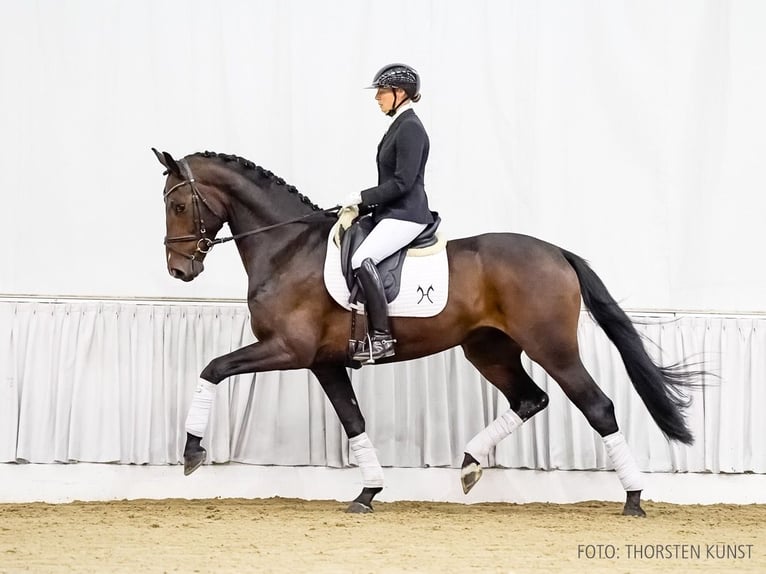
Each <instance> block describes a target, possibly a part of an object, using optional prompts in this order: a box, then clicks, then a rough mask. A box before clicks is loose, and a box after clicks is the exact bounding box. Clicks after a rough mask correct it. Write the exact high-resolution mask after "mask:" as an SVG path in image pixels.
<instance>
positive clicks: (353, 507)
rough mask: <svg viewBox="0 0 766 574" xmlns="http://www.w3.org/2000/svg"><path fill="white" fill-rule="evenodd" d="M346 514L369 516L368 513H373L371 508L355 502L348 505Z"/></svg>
mask: <svg viewBox="0 0 766 574" xmlns="http://www.w3.org/2000/svg"><path fill="white" fill-rule="evenodd" d="M346 512H347V513H349V514H369V513H370V512H374V510H373V509H372V506H367V505H366V504H362V503H361V502H357V501H356V500H355V501H354V502H352V503H350V504H349V505H348V508H346Z"/></svg>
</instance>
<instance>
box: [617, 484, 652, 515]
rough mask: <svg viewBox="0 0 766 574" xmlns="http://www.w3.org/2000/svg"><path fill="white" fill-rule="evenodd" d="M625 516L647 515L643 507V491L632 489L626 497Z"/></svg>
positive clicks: (623, 510)
mask: <svg viewBox="0 0 766 574" xmlns="http://www.w3.org/2000/svg"><path fill="white" fill-rule="evenodd" d="M622 515H623V516H639V517H641V518H645V517H646V512H644V509H643V508H641V491H640V490H631V491H629V492H628V495H627V497H626V499H625V506H624V507H623V509H622Z"/></svg>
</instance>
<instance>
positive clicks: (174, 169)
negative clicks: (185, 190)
mask: <svg viewBox="0 0 766 574" xmlns="http://www.w3.org/2000/svg"><path fill="white" fill-rule="evenodd" d="M152 151H153V152H154V155H156V156H157V159H158V160H159V162H160V163H161V164H162V165H164V166H165V167H166V168H167V170H168V171H169V172H170V173H172V174H173V175H175V176H176V177H182V175H181V168H180V167H178V164H177V163H176V160H174V159H173V156H172V155H170V154H169V153H168V152H166V151H163V152H162V153H160V152H159V151H157V149H155V148H152Z"/></svg>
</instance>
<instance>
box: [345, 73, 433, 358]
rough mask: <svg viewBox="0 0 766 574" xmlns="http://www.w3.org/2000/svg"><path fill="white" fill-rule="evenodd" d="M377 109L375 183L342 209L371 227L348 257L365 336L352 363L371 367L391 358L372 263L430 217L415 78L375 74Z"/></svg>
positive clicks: (385, 316) (417, 79)
mask: <svg viewBox="0 0 766 574" xmlns="http://www.w3.org/2000/svg"><path fill="white" fill-rule="evenodd" d="M369 88H373V89H376V90H377V92H376V94H375V100H376V101H377V102H378V106H380V110H381V111H382V112H383V113H384V114H386V115H387V116H390V117H391V119H392V121H391V126H390V127H389V128H388V131H387V132H386V133H385V135H384V136H383V139H382V140H381V142H380V144H379V145H378V154H377V164H378V185H377V186H375V187H371V188H369V189H365V190H364V191H362V192H361V193H353V194H352V195H351V196H350V197H349V198H348V200H347V201H346V203H345V205H344V207H352V206H355V205H358V206H360V208H361V210H362V211H371V213H372V220H373V222H374V224H375V227H374V228H373V229H372V231H371V232H370V234H369V235H368V236H367V238H366V239H365V240H364V241H363V242H362V244H361V245H360V246H359V248H358V249H357V250H356V252H355V253H354V255H353V258H352V259H351V266H352V267H353V269H354V272H355V273H356V274H357V277H358V279H359V283H360V285H361V288H362V290H363V291H364V296H365V299H366V303H365V312H366V314H367V317H368V323H369V328H368V338H367V341H365V344H364V347H363V348H362V350H360V351H359V352H357V353H356V354H355V355H354V357H353V358H354V360H356V361H360V362H362V363H372V362H375V361H376V360H378V359H382V358H385V357H391V356H393V355H394V339H393V337H392V336H391V328H390V326H389V320H388V307H387V303H386V297H385V293H384V290H383V284H382V282H381V279H380V275H379V274H378V269H377V267H376V265H377V264H378V263H380V262H381V261H382V260H383V259H385V258H386V257H388V256H389V255H391V254H393V253H395V252H396V251H398V250H399V249H401V248H403V247H405V246H407V245H408V244H409V243H410V242H411V241H412V240H413V239H415V238H416V237H417V236H418V235H419V234H420V233H421V232H422V231H423V230H424V229H425V228H426V226H427V225H428V224H430V223H433V221H434V218H433V215H432V213H431V211H430V209H429V208H428V198H427V197H426V192H425V188H424V185H423V177H424V172H425V167H426V161H427V160H428V149H429V141H428V134H426V130H425V128H423V124H422V123H420V119H419V118H418V116H417V115H415V111H414V110H413V109H412V103H413V102H417V101H419V100H420V77H419V76H418V73H417V72H416V71H415V70H414V69H413V68H411V67H410V66H407V65H405V64H389V65H387V66H384V67H383V68H381V69H380V70H378V72H377V73H376V74H375V77H374V78H373V80H372V85H371V86H369Z"/></svg>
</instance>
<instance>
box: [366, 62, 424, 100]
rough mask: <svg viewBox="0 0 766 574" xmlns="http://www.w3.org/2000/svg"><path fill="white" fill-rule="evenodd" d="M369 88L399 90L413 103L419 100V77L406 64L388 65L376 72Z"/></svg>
mask: <svg viewBox="0 0 766 574" xmlns="http://www.w3.org/2000/svg"><path fill="white" fill-rule="evenodd" d="M368 87H370V88H401V89H403V90H404V92H405V93H406V94H407V96H408V97H409V98H410V99H411V100H412V101H413V102H417V101H418V100H420V76H419V75H418V73H417V72H416V71H415V68H412V67H411V66H408V65H407V64H388V65H387V66H383V67H382V68H381V69H380V70H378V71H377V73H376V74H375V77H374V78H373V79H372V84H371V85H370V86H368Z"/></svg>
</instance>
